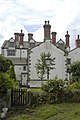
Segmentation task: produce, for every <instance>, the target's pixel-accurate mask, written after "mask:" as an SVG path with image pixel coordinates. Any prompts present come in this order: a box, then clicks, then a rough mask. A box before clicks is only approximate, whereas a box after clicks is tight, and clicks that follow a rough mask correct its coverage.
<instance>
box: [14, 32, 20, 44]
mask: <svg viewBox="0 0 80 120" xmlns="http://www.w3.org/2000/svg"><path fill="white" fill-rule="evenodd" d="M14 36H15V41H16V42H17V41H19V33H14Z"/></svg>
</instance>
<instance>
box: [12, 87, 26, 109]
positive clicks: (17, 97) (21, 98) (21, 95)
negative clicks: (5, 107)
mask: <svg viewBox="0 0 80 120" xmlns="http://www.w3.org/2000/svg"><path fill="white" fill-rule="evenodd" d="M17 106H18V107H20V106H27V89H12V90H11V107H17Z"/></svg>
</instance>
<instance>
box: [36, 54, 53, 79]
mask: <svg viewBox="0 0 80 120" xmlns="http://www.w3.org/2000/svg"><path fill="white" fill-rule="evenodd" d="M47 59H48V60H50V65H49V66H47V64H46V60H47ZM54 60H55V58H51V54H50V53H47V54H45V53H42V54H41V55H40V59H38V62H37V63H36V65H35V68H36V71H37V74H38V77H39V78H40V79H41V80H42V79H43V78H44V74H45V73H46V72H47V69H49V70H51V69H53V68H54V67H53V65H55V64H54Z"/></svg>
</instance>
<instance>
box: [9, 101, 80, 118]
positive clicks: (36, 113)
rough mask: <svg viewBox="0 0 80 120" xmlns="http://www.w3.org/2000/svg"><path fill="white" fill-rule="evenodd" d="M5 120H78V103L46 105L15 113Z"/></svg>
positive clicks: (79, 104) (79, 111) (79, 105)
mask: <svg viewBox="0 0 80 120" xmlns="http://www.w3.org/2000/svg"><path fill="white" fill-rule="evenodd" d="M22 111H23V110H22ZM15 113H17V114H15ZM7 120H80V103H62V104H52V105H48V104H47V105H42V106H39V107H36V108H34V109H29V110H27V109H25V110H24V112H23V113H19V114H18V111H16V112H14V113H13V114H11V115H9V116H8V118H7Z"/></svg>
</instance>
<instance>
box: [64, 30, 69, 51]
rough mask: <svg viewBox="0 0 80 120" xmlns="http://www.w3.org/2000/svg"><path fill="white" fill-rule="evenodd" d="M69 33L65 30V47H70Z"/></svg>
mask: <svg viewBox="0 0 80 120" xmlns="http://www.w3.org/2000/svg"><path fill="white" fill-rule="evenodd" d="M69 38H70V35H69V34H68V31H67V34H66V35H65V42H66V47H67V48H69V49H70V40H69Z"/></svg>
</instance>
